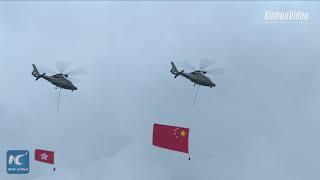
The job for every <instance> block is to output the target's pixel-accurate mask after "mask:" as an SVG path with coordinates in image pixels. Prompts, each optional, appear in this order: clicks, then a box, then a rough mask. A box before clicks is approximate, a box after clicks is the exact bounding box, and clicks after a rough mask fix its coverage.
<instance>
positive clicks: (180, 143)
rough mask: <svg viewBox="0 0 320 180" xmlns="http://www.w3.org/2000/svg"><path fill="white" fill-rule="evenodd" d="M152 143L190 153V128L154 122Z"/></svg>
mask: <svg viewBox="0 0 320 180" xmlns="http://www.w3.org/2000/svg"><path fill="white" fill-rule="evenodd" d="M152 144H153V145H154V146H158V147H162V148H166V149H170V150H174V151H179V152H184V153H189V145H188V144H189V128H182V127H176V126H167V125H161V124H154V125H153V140H152Z"/></svg>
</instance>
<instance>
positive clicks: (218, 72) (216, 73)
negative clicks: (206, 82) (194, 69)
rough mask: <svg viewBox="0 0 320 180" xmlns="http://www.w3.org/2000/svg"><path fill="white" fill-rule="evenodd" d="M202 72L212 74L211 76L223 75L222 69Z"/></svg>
mask: <svg viewBox="0 0 320 180" xmlns="http://www.w3.org/2000/svg"><path fill="white" fill-rule="evenodd" d="M204 71H205V72H206V73H208V74H213V75H220V74H224V68H212V69H208V70H204Z"/></svg>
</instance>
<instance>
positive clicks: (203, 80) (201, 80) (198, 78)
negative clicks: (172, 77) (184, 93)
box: [181, 71, 216, 87]
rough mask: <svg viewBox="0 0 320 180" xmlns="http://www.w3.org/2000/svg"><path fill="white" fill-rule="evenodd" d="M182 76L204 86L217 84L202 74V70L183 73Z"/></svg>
mask: <svg viewBox="0 0 320 180" xmlns="http://www.w3.org/2000/svg"><path fill="white" fill-rule="evenodd" d="M181 76H183V77H185V78H187V79H189V80H190V81H192V82H193V83H195V84H198V85H202V86H209V87H214V86H216V85H215V84H214V83H213V82H212V81H211V80H210V79H209V78H208V77H207V76H205V75H204V74H202V73H201V72H197V71H194V72H190V73H184V72H183V73H181Z"/></svg>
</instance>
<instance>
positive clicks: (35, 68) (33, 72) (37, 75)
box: [31, 64, 46, 81]
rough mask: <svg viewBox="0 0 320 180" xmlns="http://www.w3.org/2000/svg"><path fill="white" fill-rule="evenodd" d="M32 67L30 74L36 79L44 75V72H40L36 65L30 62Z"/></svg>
mask: <svg viewBox="0 0 320 180" xmlns="http://www.w3.org/2000/svg"><path fill="white" fill-rule="evenodd" d="M32 67H33V71H32V73H31V74H32V75H33V76H34V77H35V78H36V81H37V80H38V79H40V78H42V77H43V76H45V75H46V73H43V74H40V73H39V71H38V69H37V67H36V65H34V64H32Z"/></svg>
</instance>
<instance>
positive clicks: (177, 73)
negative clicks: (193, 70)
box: [170, 62, 184, 78]
mask: <svg viewBox="0 0 320 180" xmlns="http://www.w3.org/2000/svg"><path fill="white" fill-rule="evenodd" d="M171 66H172V67H171V70H170V72H171V73H172V74H173V75H175V76H174V78H177V77H178V76H179V75H181V74H182V73H183V72H184V70H182V71H180V72H179V71H178V69H177V67H176V65H175V64H174V62H171Z"/></svg>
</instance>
